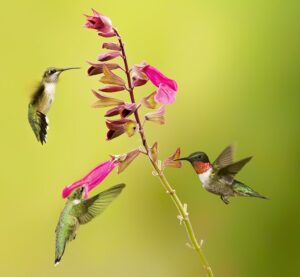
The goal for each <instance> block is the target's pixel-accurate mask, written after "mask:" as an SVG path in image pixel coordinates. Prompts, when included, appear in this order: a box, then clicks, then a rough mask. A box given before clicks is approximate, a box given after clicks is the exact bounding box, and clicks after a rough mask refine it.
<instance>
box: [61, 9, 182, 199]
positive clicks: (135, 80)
mask: <svg viewBox="0 0 300 277" xmlns="http://www.w3.org/2000/svg"><path fill="white" fill-rule="evenodd" d="M92 11H93V15H86V17H87V20H86V23H85V27H86V28H89V29H94V30H96V31H97V34H98V35H99V36H102V37H104V38H114V37H115V38H117V41H113V42H104V43H103V44H102V48H103V49H105V50H106V52H104V53H101V54H99V55H98V57H97V60H98V62H96V63H95V62H93V63H92V62H89V64H90V67H89V69H88V75H89V76H94V75H100V78H99V81H100V82H101V83H102V84H104V86H101V87H100V88H98V90H92V92H93V94H94V96H95V97H96V98H97V101H96V102H95V103H94V104H93V105H92V106H93V107H94V108H108V110H106V112H105V115H104V116H105V117H106V118H107V119H106V127H107V133H106V140H108V141H109V140H112V139H115V138H117V137H119V136H121V135H123V134H127V136H128V137H131V136H133V135H135V133H137V132H141V131H142V130H141V129H142V128H143V126H144V124H145V123H146V122H154V123H157V124H164V123H165V112H166V110H165V105H167V104H172V103H173V102H174V101H175V99H176V94H177V90H178V86H177V83H176V81H174V80H172V79H170V78H168V77H166V76H165V75H164V74H163V73H161V72H160V71H159V70H158V69H157V68H155V67H153V66H152V65H150V64H147V63H145V62H142V63H140V64H135V65H133V67H132V68H129V66H128V63H127V58H126V54H125V50H124V44H123V42H122V39H121V37H120V35H119V33H118V32H117V30H116V29H115V28H114V27H113V25H112V21H111V20H110V19H109V18H108V17H107V16H105V15H102V14H101V13H99V12H97V11H95V10H92ZM107 50H108V51H107ZM113 60H114V61H120V60H121V61H122V60H123V63H122V64H120V63H118V62H112V61H113ZM122 75H123V77H122ZM124 77H125V78H124ZM125 80H126V81H125ZM148 81H150V82H151V83H152V84H153V85H154V86H155V87H156V90H155V91H154V92H153V91H152V93H150V94H149V95H146V96H144V97H140V98H141V100H140V102H139V103H137V102H136V101H135V94H134V93H135V91H134V89H135V88H137V87H141V86H144V85H146V84H147V83H148ZM124 91H125V92H126V91H127V92H128V93H129V94H130V99H131V102H126V101H124V100H122V99H121V98H120V96H119V94H118V93H120V92H124ZM112 94H115V95H117V94H118V97H112ZM142 107H144V108H147V109H151V110H152V111H150V112H146V113H145V114H144V123H143V124H142V123H141V122H140V121H139V114H138V112H139V110H140V109H141V108H142ZM140 153H143V152H142V151H141V150H140V148H137V149H133V150H132V151H130V152H128V153H126V154H122V155H115V156H112V159H110V160H108V161H105V162H103V163H101V164H100V165H98V166H97V167H96V168H94V169H93V170H92V171H91V172H90V173H88V174H87V175H86V176H85V177H83V178H82V179H80V180H79V181H76V182H75V183H73V184H71V185H69V186H67V187H65V188H64V189H63V192H62V196H63V197H64V198H66V197H68V196H69V195H70V193H71V192H72V191H73V190H74V189H77V188H78V187H83V188H84V197H85V198H87V197H88V192H89V191H91V190H92V189H93V188H95V186H97V185H98V184H99V183H101V182H102V181H103V180H104V179H105V178H106V176H107V175H108V174H109V173H110V172H112V171H113V169H114V168H115V167H118V173H121V172H122V171H124V170H125V168H127V166H128V165H129V164H130V163H131V162H132V161H133V160H134V159H135V158H137V157H138V156H139V154H140ZM178 153H180V150H179V149H178V150H177V151H176V153H175V154H174V155H173V156H171V157H169V158H168V159H166V160H165V161H164V162H162V163H161V162H160V167H161V169H163V168H165V167H167V166H171V167H180V166H181V163H180V161H175V159H177V158H179V156H178V155H179V154H178ZM144 154H149V155H151V157H152V160H153V162H155V163H158V158H157V157H158V144H157V143H155V144H154V145H153V147H152V148H149V151H148V150H147V149H146V153H144Z"/></svg>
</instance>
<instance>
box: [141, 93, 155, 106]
mask: <svg viewBox="0 0 300 277" xmlns="http://www.w3.org/2000/svg"><path fill="white" fill-rule="evenodd" d="M155 94H156V91H154V92H152V93H151V94H150V95H148V96H146V97H144V98H143V99H142V100H141V104H142V105H144V106H145V107H147V108H149V109H156V107H157V104H158V103H157V102H156V101H155V99H154V96H155Z"/></svg>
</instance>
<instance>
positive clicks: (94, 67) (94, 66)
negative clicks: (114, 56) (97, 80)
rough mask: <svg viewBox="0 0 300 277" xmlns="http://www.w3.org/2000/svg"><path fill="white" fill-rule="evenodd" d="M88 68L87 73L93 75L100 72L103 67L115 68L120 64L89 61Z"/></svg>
mask: <svg viewBox="0 0 300 277" xmlns="http://www.w3.org/2000/svg"><path fill="white" fill-rule="evenodd" d="M89 64H90V65H91V66H90V68H89V69H88V75H89V76H93V75H97V74H102V73H103V69H104V67H107V68H108V69H109V70H114V69H117V68H120V66H119V65H118V64H117V63H91V62H89Z"/></svg>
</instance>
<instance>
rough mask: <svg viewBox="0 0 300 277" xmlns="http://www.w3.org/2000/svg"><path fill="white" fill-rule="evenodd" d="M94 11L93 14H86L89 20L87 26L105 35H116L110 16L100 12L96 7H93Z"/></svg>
mask: <svg viewBox="0 0 300 277" xmlns="http://www.w3.org/2000/svg"><path fill="white" fill-rule="evenodd" d="M92 11H93V15H91V16H90V15H86V17H87V21H86V23H85V27H86V28H89V29H95V30H97V31H98V34H99V35H101V36H104V37H111V36H114V35H115V32H114V30H113V27H112V22H111V20H110V18H108V17H107V16H105V15H102V14H101V13H98V12H97V11H96V10H94V9H92Z"/></svg>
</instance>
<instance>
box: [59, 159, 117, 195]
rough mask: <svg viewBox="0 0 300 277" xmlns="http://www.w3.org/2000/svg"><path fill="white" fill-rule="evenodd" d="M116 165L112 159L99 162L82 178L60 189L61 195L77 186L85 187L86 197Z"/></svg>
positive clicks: (69, 192) (70, 191)
mask: <svg viewBox="0 0 300 277" xmlns="http://www.w3.org/2000/svg"><path fill="white" fill-rule="evenodd" d="M117 165H118V162H117V161H116V160H114V159H111V160H108V161H106V162H103V163H101V164H99V165H98V166H97V167H95V168H94V169H93V170H91V171H90V172H89V173H88V174H87V175H86V176H84V177H83V178H82V179H80V180H79V181H76V182H74V183H73V184H71V185H69V186H66V187H65V188H64V189H63V191H62V197H63V198H66V197H68V196H69V195H70V194H71V193H72V191H73V190H75V189H77V188H79V187H84V188H85V190H84V192H85V197H87V193H88V192H90V191H91V190H92V189H94V188H95V187H96V186H97V185H98V184H100V183H101V182H102V181H103V180H104V179H105V178H106V177H107V175H108V174H109V173H110V172H111V171H112V170H113V169H114V168H115V167H116V166H117Z"/></svg>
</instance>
